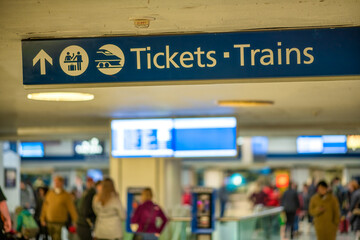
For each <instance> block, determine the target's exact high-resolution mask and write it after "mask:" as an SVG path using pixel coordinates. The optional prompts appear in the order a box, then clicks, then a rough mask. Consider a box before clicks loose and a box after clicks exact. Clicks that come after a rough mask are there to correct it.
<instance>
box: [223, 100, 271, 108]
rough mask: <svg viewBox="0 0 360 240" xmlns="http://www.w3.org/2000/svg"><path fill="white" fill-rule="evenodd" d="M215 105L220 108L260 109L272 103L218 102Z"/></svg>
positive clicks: (250, 101) (251, 101)
mask: <svg viewBox="0 0 360 240" xmlns="http://www.w3.org/2000/svg"><path fill="white" fill-rule="evenodd" d="M217 104H218V105H219V106H221V107H260V106H271V105H273V104H274V102H273V101H254V100H220V101H218V102H217Z"/></svg>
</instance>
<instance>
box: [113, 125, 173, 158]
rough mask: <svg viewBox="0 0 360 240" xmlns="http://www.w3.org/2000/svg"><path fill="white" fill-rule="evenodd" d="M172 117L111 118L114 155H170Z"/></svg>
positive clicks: (171, 150)
mask: <svg viewBox="0 0 360 240" xmlns="http://www.w3.org/2000/svg"><path fill="white" fill-rule="evenodd" d="M172 129H173V120H172V119H131V120H113V121H112V123H111V132H112V155H113V156H114V157H172V156H173V149H172Z"/></svg>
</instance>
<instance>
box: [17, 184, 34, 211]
mask: <svg viewBox="0 0 360 240" xmlns="http://www.w3.org/2000/svg"><path fill="white" fill-rule="evenodd" d="M20 205H21V206H22V207H24V208H27V209H29V208H35V205H36V202H35V196H34V191H33V189H32V187H31V186H30V185H28V184H26V183H25V182H24V181H21V182H20Z"/></svg>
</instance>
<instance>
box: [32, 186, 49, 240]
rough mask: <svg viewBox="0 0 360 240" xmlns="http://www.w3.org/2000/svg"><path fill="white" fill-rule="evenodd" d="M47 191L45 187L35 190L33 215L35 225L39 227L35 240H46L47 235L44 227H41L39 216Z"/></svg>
mask: <svg viewBox="0 0 360 240" xmlns="http://www.w3.org/2000/svg"><path fill="white" fill-rule="evenodd" d="M48 190H49V189H48V188H47V187H38V188H37V190H36V206H35V214H34V218H35V221H36V223H37V224H38V226H39V228H40V229H39V233H38V235H37V237H36V239H37V240H39V239H40V237H42V238H41V239H43V240H48V234H47V229H46V227H44V226H41V221H40V215H41V209H42V206H43V203H44V200H45V196H46V193H47V191H48Z"/></svg>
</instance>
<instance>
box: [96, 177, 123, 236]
mask: <svg viewBox="0 0 360 240" xmlns="http://www.w3.org/2000/svg"><path fill="white" fill-rule="evenodd" d="M92 207H93V210H94V212H95V214H96V221H95V230H94V235H95V238H96V239H102V240H105V239H108V240H110V239H111V240H115V239H116V240H121V239H122V237H123V232H122V222H121V221H122V219H123V218H124V211H123V207H122V204H121V201H120V198H119V195H118V194H117V193H116V191H115V186H114V182H113V181H112V180H111V179H110V178H106V179H104V180H103V181H102V182H101V190H100V192H99V193H97V194H96V195H95V196H94V199H93V203H92Z"/></svg>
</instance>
